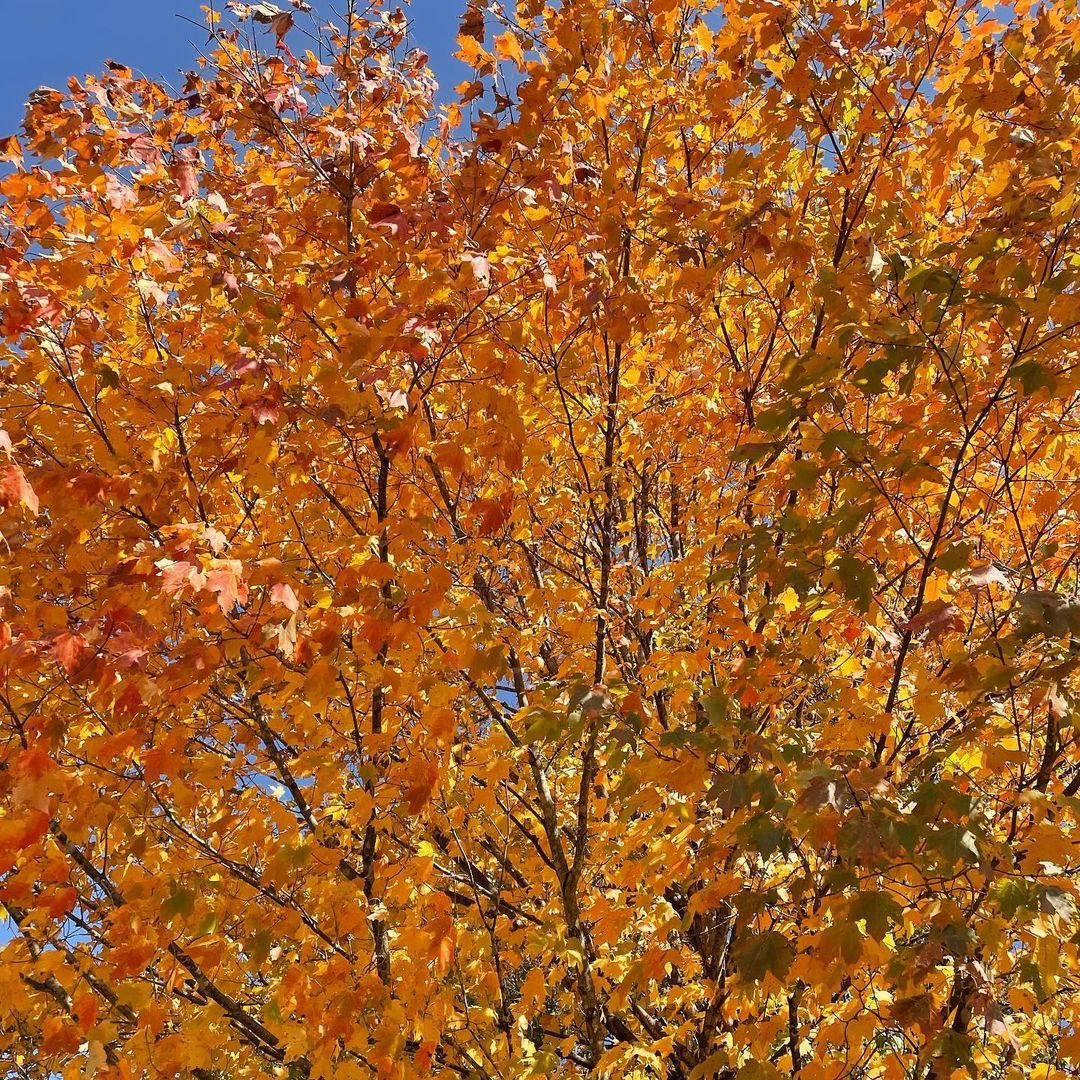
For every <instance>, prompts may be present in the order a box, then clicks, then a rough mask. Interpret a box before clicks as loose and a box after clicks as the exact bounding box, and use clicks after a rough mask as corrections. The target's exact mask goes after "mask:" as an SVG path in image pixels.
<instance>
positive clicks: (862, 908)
mask: <svg viewBox="0 0 1080 1080" xmlns="http://www.w3.org/2000/svg"><path fill="white" fill-rule="evenodd" d="M849 911H850V913H851V918H852V920H853V921H854V922H865V923H866V932H867V933H868V934H869V935H870V936H871V937H872V938H874V939H876V940H877V941H881V940H883V939H884V937H885V935H886V934H887V933H888V932H889V926H890V924H891V923H894V922H898V921H900V919H901V918H903V914H904V909H903V908H902V907H901V906H900V905H899V904H898V903H897V902H896V901H895V900H894V899H893V898H892V897H891V896H890V895H889V894H888V893H884V892H864V893H860V894H859V895H858V896H857V897H855V899H854V900H853V901H852V902H851V906H850V908H849Z"/></svg>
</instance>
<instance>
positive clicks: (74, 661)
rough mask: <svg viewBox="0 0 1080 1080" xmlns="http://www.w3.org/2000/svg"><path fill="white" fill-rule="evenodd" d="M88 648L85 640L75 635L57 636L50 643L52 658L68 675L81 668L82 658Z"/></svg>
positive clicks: (79, 635) (80, 635)
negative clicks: (53, 657)
mask: <svg viewBox="0 0 1080 1080" xmlns="http://www.w3.org/2000/svg"><path fill="white" fill-rule="evenodd" d="M88 648H89V645H88V644H87V641H86V638H84V637H83V636H82V634H77V633H64V634H58V635H57V636H56V637H55V638H53V642H52V653H53V656H55V657H56V661H57V663H58V664H59V665H60V666H61V667H62V668H63V669H64V670H65V671H66V672H67V673H68V674H69V675H72V674H74V673H75V672H76V671H78V669H79V668H80V667H81V666H82V662H83V661H82V657H83V654H84V653H85V652H86V651H87V649H88Z"/></svg>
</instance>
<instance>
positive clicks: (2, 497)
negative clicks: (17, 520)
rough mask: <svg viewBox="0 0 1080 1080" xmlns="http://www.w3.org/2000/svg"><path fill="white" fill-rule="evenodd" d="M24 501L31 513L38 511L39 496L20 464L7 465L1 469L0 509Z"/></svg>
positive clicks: (23, 503)
mask: <svg viewBox="0 0 1080 1080" xmlns="http://www.w3.org/2000/svg"><path fill="white" fill-rule="evenodd" d="M16 503H22V505H23V506H25V507H26V508H27V509H28V510H29V511H30V513H32V514H36V513H37V512H38V498H37V495H35V494H34V489H33V488H32V487H31V486H30V482H29V481H28V480H27V479H26V477H25V476H24V475H23V471H22V469H20V468H19V466H18V465H6V466H5V467H4V468H3V469H2V470H0V510H6V509H7V508H8V507H9V506H14V505H15V504H16Z"/></svg>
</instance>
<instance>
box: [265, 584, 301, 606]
mask: <svg viewBox="0 0 1080 1080" xmlns="http://www.w3.org/2000/svg"><path fill="white" fill-rule="evenodd" d="M270 596H271V598H272V599H273V601H274V603H275V604H281V606H282V607H285V608H288V609H289V611H296V609H297V608H299V607H300V601H299V600H297V599H296V593H294V592H293V590H292V586H291V585H288V584H286V583H285V582H283V581H279V582H278V583H277V584H276V585H275V586H274V587H273V588H272V589H271V590H270Z"/></svg>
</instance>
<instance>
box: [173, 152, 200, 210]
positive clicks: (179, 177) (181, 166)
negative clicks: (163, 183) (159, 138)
mask: <svg viewBox="0 0 1080 1080" xmlns="http://www.w3.org/2000/svg"><path fill="white" fill-rule="evenodd" d="M172 174H173V179H174V180H175V181H176V190H177V191H179V192H180V201H181V202H185V203H187V202H190V201H191V200H192V199H194V198H195V196H196V195H197V194H198V191H199V181H198V178H197V177H196V175H195V165H194V164H193V163H192V162H191V161H190V160H188V159H187V158H185V159H183V160H182V161H178V162H177V163H176V164H175V165H173V169H172Z"/></svg>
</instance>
